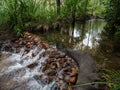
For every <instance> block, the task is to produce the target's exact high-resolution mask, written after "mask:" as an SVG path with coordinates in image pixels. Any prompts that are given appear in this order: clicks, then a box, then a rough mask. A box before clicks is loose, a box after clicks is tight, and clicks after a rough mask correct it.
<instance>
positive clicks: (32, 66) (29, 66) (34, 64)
mask: <svg viewBox="0 0 120 90" xmlns="http://www.w3.org/2000/svg"><path fill="white" fill-rule="evenodd" d="M37 65H38V63H37V62H35V63H32V64H29V65H28V66H27V67H28V68H31V69H32V68H34V67H35V66H37Z"/></svg>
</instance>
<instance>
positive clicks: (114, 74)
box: [71, 70, 120, 90]
mask: <svg viewBox="0 0 120 90" xmlns="http://www.w3.org/2000/svg"><path fill="white" fill-rule="evenodd" d="M102 76H103V78H105V79H106V81H105V82H90V83H84V84H77V85H73V86H71V87H83V86H88V85H92V84H106V85H107V86H108V87H109V90H120V70H117V71H115V70H114V71H108V72H107V74H106V73H104V74H103V75H102Z"/></svg>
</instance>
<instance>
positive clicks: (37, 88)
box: [0, 47, 55, 90]
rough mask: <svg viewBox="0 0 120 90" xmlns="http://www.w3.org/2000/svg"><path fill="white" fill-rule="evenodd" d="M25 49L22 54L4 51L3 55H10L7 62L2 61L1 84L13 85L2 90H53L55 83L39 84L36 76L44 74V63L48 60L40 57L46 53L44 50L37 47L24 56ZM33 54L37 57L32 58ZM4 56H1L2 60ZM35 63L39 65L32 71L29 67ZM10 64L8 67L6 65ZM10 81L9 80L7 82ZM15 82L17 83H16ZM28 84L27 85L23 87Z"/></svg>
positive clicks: (2, 87) (3, 87)
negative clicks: (42, 69)
mask: <svg viewBox="0 0 120 90" xmlns="http://www.w3.org/2000/svg"><path fill="white" fill-rule="evenodd" d="M24 50H25V49H24V48H22V49H21V51H20V53H11V52H5V51H2V52H1V54H2V55H4V56H5V55H6V56H7V55H9V54H10V56H8V57H7V58H5V59H6V60H2V61H1V64H0V68H1V69H0V83H1V85H2V83H8V85H9V82H7V81H10V84H13V85H12V86H7V84H5V85H6V86H1V90H10V89H12V90H19V89H20V90H29V89H30V90H51V87H52V86H53V85H54V83H55V82H54V81H53V82H51V83H50V84H46V85H45V84H44V85H42V84H39V83H38V82H37V81H36V80H35V79H34V76H35V75H37V74H39V73H42V71H41V68H42V63H43V62H45V60H46V59H47V58H48V57H47V56H45V57H40V55H41V54H42V53H43V52H45V50H44V49H40V48H38V47H36V48H35V49H32V50H30V51H29V52H28V54H25V55H24ZM32 54H35V55H36V56H35V57H32ZM2 57H3V56H1V58H2ZM33 63H37V65H36V66H35V67H34V68H32V69H30V68H28V67H27V66H28V65H30V64H33ZM5 64H8V65H5ZM7 79H8V80H7ZM14 82H15V83H14ZM23 83H24V84H26V85H23Z"/></svg>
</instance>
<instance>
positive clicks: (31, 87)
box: [0, 33, 78, 90]
mask: <svg viewBox="0 0 120 90" xmlns="http://www.w3.org/2000/svg"><path fill="white" fill-rule="evenodd" d="M0 44H1V46H0V55H1V56H0V90H63V89H65V88H67V86H68V85H71V84H73V83H75V82H76V79H77V74H78V72H77V71H78V68H77V65H76V63H75V61H74V60H73V59H71V58H70V57H68V56H67V55H66V54H65V53H63V52H61V51H59V50H57V49H56V48H53V47H51V46H49V45H48V44H47V43H45V42H43V41H41V40H40V39H39V37H38V38H37V37H36V36H35V35H33V34H30V33H25V35H24V37H22V38H17V39H15V40H11V41H9V40H8V41H6V42H3V41H2V42H0Z"/></svg>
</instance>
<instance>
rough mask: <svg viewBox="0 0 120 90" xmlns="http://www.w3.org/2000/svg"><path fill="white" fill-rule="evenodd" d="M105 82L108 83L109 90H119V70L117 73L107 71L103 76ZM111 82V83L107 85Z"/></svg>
mask: <svg viewBox="0 0 120 90" xmlns="http://www.w3.org/2000/svg"><path fill="white" fill-rule="evenodd" d="M103 76H104V78H105V79H106V81H107V82H108V86H109V88H110V90H119V89H120V70H117V71H115V70H114V71H108V72H107V73H106V74H104V75H103ZM109 82H111V83H109Z"/></svg>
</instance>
